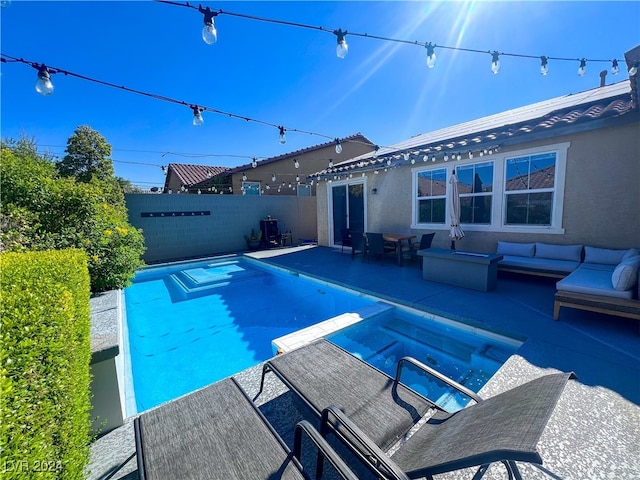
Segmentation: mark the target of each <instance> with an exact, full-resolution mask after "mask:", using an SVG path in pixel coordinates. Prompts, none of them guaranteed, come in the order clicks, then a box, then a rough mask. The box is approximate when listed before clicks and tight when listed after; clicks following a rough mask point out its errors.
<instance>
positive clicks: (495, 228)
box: [411, 142, 571, 234]
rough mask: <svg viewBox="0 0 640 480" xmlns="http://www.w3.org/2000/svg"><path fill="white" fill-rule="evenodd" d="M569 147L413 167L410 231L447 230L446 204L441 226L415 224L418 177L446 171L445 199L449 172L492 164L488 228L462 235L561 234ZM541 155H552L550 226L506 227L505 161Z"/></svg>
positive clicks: (464, 226)
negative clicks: (442, 169)
mask: <svg viewBox="0 0 640 480" xmlns="http://www.w3.org/2000/svg"><path fill="white" fill-rule="evenodd" d="M570 146H571V142H563V143H557V144H552V145H543V146H540V147H533V148H526V149H521V150H514V151H510V152H507V153H503V152H498V153H494V154H492V155H485V156H483V157H482V158H475V159H472V160H453V161H452V160H450V161H449V162H446V163H443V162H438V163H437V164H433V165H425V166H420V167H414V168H412V169H411V184H412V185H411V198H412V202H411V210H412V211H411V218H412V224H411V228H412V229H420V230H449V222H448V219H449V202H447V207H446V218H447V221H446V223H445V225H444V226H443V225H442V224H441V223H418V222H417V219H418V191H417V189H418V173H419V172H423V171H425V170H434V169H441V168H446V170H447V195H449V188H450V187H449V179H450V178H451V173H452V172H453V170H454V169H455V168H457V167H459V166H463V165H469V164H474V163H486V162H493V202H492V206H491V224H489V225H486V224H485V225H482V224H470V223H464V224H462V229H463V230H465V231H480V232H510V233H545V234H563V233H564V227H563V226H562V215H563V212H564V193H565V178H566V169H567V151H568V150H569V147H570ZM541 153H555V154H556V167H555V187H554V194H553V205H552V213H551V225H507V224H505V217H506V201H505V188H506V187H505V185H506V178H505V170H506V163H507V159H508V158H509V159H511V158H518V157H525V156H530V155H537V154H541Z"/></svg>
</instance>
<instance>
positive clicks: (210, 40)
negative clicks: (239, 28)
mask: <svg viewBox="0 0 640 480" xmlns="http://www.w3.org/2000/svg"><path fill="white" fill-rule="evenodd" d="M198 11H199V12H200V13H202V14H203V15H204V27H202V40H204V43H206V44H207V45H213V44H214V43H216V42H217V41H218V31H217V30H216V27H215V25H214V24H213V19H214V17H216V16H217V15H218V12H214V11H212V10H211V9H210V8H209V7H207V8H202V6H200V5H198Z"/></svg>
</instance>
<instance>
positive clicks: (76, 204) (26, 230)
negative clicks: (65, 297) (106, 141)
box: [0, 144, 145, 292]
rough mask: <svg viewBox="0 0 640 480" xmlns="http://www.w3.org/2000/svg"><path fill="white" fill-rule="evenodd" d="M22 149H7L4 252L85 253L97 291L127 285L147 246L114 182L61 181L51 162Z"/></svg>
mask: <svg viewBox="0 0 640 480" xmlns="http://www.w3.org/2000/svg"><path fill="white" fill-rule="evenodd" d="M18 145H19V146H20V145H21V144H18ZM19 146H17V147H15V148H14V149H11V148H9V147H8V146H6V145H3V146H2V175H0V191H2V199H1V200H2V212H1V215H0V227H2V231H1V232H0V251H24V250H49V249H65V248H82V249H84V250H85V251H86V252H87V256H88V261H89V275H90V277H91V288H92V290H93V291H95V292H98V291H103V290H110V289H114V288H122V287H124V286H126V285H127V284H128V283H129V280H130V279H131V277H133V275H134V273H135V271H136V270H137V269H138V268H140V267H142V266H143V264H144V263H143V261H142V258H141V257H142V254H143V252H144V249H145V247H144V239H143V237H142V232H141V231H140V230H138V229H136V228H134V227H132V226H131V225H130V224H129V223H128V218H127V210H126V207H125V203H124V196H123V194H122V192H121V191H119V190H118V187H117V185H118V184H117V181H116V180H115V178H107V179H104V180H101V179H98V178H91V179H90V180H89V181H88V182H78V181H77V180H76V179H75V178H73V177H69V178H60V177H59V176H58V174H57V172H56V169H55V167H54V166H53V164H51V162H49V161H47V160H46V159H44V158H40V157H38V156H37V155H36V154H35V153H33V151H31V150H30V149H29V148H19ZM22 147H24V145H22ZM113 232H115V234H112V233H113Z"/></svg>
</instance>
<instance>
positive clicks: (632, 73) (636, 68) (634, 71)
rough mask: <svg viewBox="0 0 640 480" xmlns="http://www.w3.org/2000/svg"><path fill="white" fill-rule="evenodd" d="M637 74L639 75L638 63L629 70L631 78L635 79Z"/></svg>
mask: <svg viewBox="0 0 640 480" xmlns="http://www.w3.org/2000/svg"><path fill="white" fill-rule="evenodd" d="M636 73H638V64H637V63H636V64H635V65H634V66H633V67H631V68H630V69H629V76H630V77H633V76H634V75H635V74H636Z"/></svg>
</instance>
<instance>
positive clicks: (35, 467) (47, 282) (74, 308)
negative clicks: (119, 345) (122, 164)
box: [0, 249, 91, 480]
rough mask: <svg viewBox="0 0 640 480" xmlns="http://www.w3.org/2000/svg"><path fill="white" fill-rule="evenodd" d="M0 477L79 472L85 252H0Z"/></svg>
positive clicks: (86, 403) (85, 409) (85, 390)
mask: <svg viewBox="0 0 640 480" xmlns="http://www.w3.org/2000/svg"><path fill="white" fill-rule="evenodd" d="M0 293H1V295H2V303H1V307H0V318H1V321H2V329H1V330H0V340H1V341H2V348H1V349H0V382H1V388H2V392H1V394H2V395H1V398H0V408H1V409H2V410H1V412H0V415H1V417H0V432H1V433H0V452H1V453H0V455H1V458H0V463H1V465H2V472H3V474H2V477H3V479H5V480H9V479H14V478H16V479H17V478H21V479H22V478H38V479H48V478H60V479H80V478H83V477H84V470H85V466H86V465H87V462H88V459H89V441H90V435H89V429H90V418H89V412H90V408H91V403H90V393H89V392H90V390H89V388H90V387H89V383H90V375H89V361H90V359H91V345H90V328H91V320H90V307H89V295H90V293H89V273H88V269H87V257H86V254H85V253H84V252H83V251H82V250H78V249H69V250H57V251H46V252H26V253H3V254H2V255H0Z"/></svg>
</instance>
